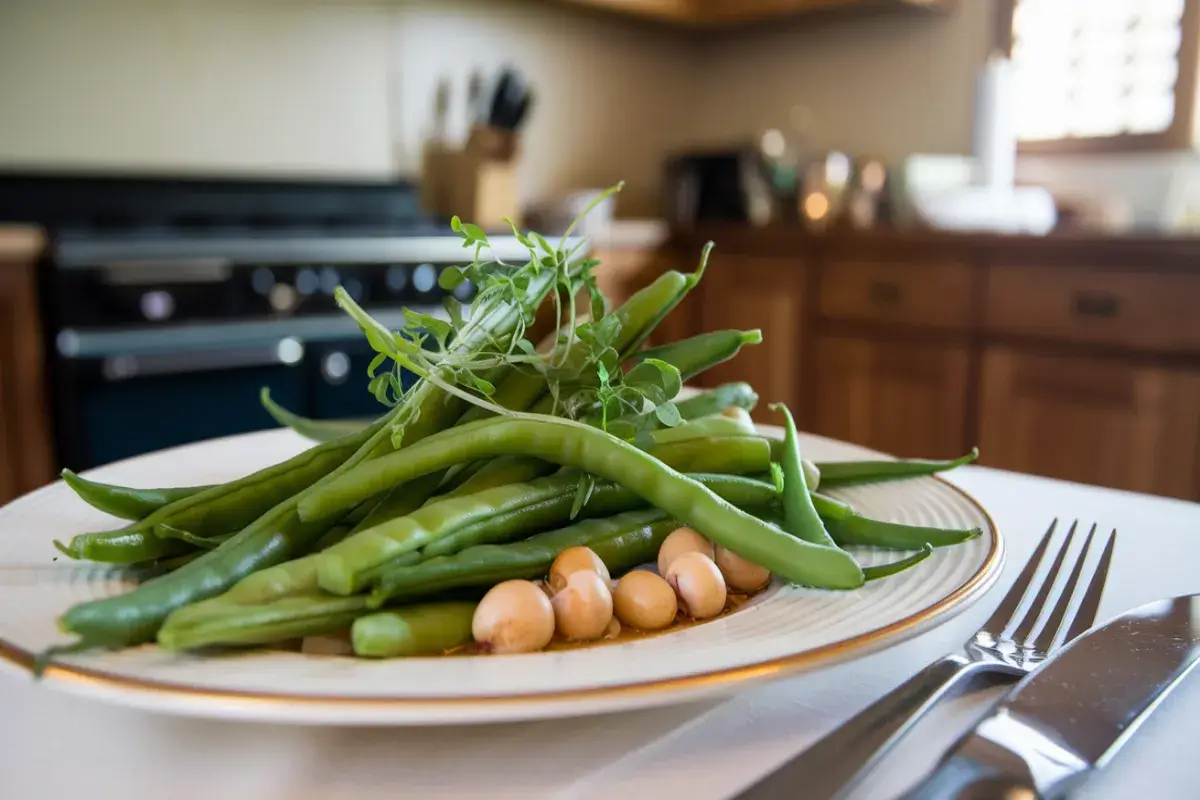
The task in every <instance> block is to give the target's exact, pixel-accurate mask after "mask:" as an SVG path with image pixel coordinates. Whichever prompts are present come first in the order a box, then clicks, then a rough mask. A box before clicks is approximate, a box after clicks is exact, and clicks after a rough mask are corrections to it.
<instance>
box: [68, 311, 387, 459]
mask: <svg viewBox="0 0 1200 800" xmlns="http://www.w3.org/2000/svg"><path fill="white" fill-rule="evenodd" d="M146 336H147V339H146V340H145V341H142V342H128V341H125V342H123V343H122V345H121V346H120V347H114V348H111V349H106V348H103V347H100V348H96V347H87V346H84V347H77V348H76V349H78V350H80V351H84V352H86V355H77V356H75V357H70V358H61V359H59V360H58V362H57V364H56V368H55V370H54V372H55V375H54V380H55V382H56V384H57V391H56V392H55V393H54V397H55V402H56V406H57V408H56V409H55V410H56V413H55V427H56V434H57V437H56V438H57V442H58V449H59V463H60V464H62V465H63V466H65V467H69V468H71V469H75V470H81V469H88V468H90V467H93V466H97V465H100V464H106V463H108V462H111V461H116V460H118V459H122V458H128V457H130V456H135V455H139V454H141V453H146V452H150V451H154V450H160V449H162V448H165V447H172V446H175V445H181V444H187V443H189V442H196V441H200V440H202V439H209V438H213V437H218V436H228V435H231V434H237V433H245V432H248V431H254V430H260V429H263V428H270V427H275V425H276V423H275V422H274V420H272V419H271V417H270V416H269V415H268V414H267V413H266V411H265V410H264V409H263V407H262V405H261V403H260V402H259V393H260V391H261V389H262V388H263V387H267V388H269V389H270V391H271V397H272V398H273V399H275V400H276V401H277V402H279V403H280V404H281V405H283V406H284V407H286V408H289V409H292V410H296V411H297V413H304V409H305V408H306V406H307V405H308V403H307V399H308V396H309V386H310V383H311V381H310V380H309V378H308V377H307V375H306V371H307V368H308V366H309V358H308V356H307V353H306V349H305V346H304V345H303V344H302V343H301V342H300V341H298V340H296V339H292V338H283V339H279V338H276V339H274V340H271V341H243V342H232V343H223V344H222V345H221V346H220V347H203V346H195V345H194V344H189V345H184V344H182V343H180V342H175V341H173V339H172V335H171V334H170V333H169V332H163V331H159V332H154V333H147V334H146ZM84 337H86V334H80V338H81V339H83V338H84ZM82 343H83V344H84V345H87V344H88V343H87V342H86V341H83V342H82ZM76 344H79V343H78V342H77V343H76ZM364 394H365V392H364Z"/></svg>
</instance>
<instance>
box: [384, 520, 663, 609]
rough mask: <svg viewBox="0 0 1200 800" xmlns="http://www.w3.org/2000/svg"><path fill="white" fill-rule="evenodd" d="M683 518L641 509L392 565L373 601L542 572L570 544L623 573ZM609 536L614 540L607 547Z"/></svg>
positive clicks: (650, 555)
mask: <svg viewBox="0 0 1200 800" xmlns="http://www.w3.org/2000/svg"><path fill="white" fill-rule="evenodd" d="M678 527H679V523H678V522H676V521H674V520H672V519H670V518H669V517H668V516H667V514H665V513H664V512H662V511H659V510H658V509H653V508H652V509H643V510H640V511H630V512H626V513H624V514H617V515H616V516H613V517H606V518H604V519H593V520H583V521H581V522H577V523H575V524H574V525H570V526H568V527H566V528H560V529H558V530H555V531H549V532H547V533H539V534H538V535H536V536H531V537H530V538H528V539H526V540H524V541H521V542H513V543H511V544H503V545H496V544H482V545H477V546H475V547H469V548H467V549H466V550H463V551H461V552H459V553H455V554H454V555H451V556H438V557H437V558H431V559H427V560H425V561H422V562H421V563H419V564H414V565H412V566H406V567H394V568H392V569H390V570H389V571H388V572H387V573H385V574H384V575H383V576H382V578H381V579H380V582H379V586H378V587H377V588H376V590H375V591H374V592H373V593H372V594H371V597H370V600H369V603H368V604H369V605H370V606H371V607H372V608H378V607H379V606H381V605H383V604H384V603H385V602H388V601H390V600H413V599H418V598H422V597H426V596H428V595H429V594H432V593H434V592H441V591H446V590H448V589H461V588H464V587H477V586H478V587H482V586H493V585H495V584H497V583H499V582H501V581H506V580H510V579H513V578H529V579H532V578H539V577H542V576H544V575H545V574H546V573H547V571H548V570H549V569H550V565H551V564H553V563H554V559H555V558H557V557H558V554H559V553H561V552H562V551H563V550H566V549H567V548H569V547H578V546H585V547H590V548H592V550H593V551H594V552H595V553H596V555H598V556H600V559H601V560H602V561H604V562H605V565H606V566H608V568H609V570H610V571H612V572H619V571H621V570H624V569H628V568H630V567H634V566H636V565H638V564H641V563H645V562H646V561H648V560H650V559H652V558H653V554H654V553H656V552H657V551H658V545H659V544H661V543H662V540H663V539H665V538H666V537H667V534H669V533H670V532H671V531H673V530H675V529H676V528H678ZM606 540H616V543H615V544H613V545H612V546H609V547H605V546H604V545H603V542H605V541H606Z"/></svg>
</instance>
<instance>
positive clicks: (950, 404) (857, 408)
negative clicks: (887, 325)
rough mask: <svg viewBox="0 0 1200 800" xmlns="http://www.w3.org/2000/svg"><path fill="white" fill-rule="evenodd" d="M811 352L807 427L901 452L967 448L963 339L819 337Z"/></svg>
mask: <svg viewBox="0 0 1200 800" xmlns="http://www.w3.org/2000/svg"><path fill="white" fill-rule="evenodd" d="M815 353H816V356H815V359H814V360H815V363H814V365H813V369H812V370H811V371H810V372H809V373H808V377H807V378H806V381H809V382H811V392H812V397H813V402H812V405H813V416H812V425H811V428H812V430H813V431H814V432H816V433H820V434H823V435H825V436H830V437H833V438H835V439H842V440H844V441H848V442H853V443H855V444H860V445H864V446H866V447H870V448H873V449H875V450H881V451H883V452H885V453H891V454H893V455H896V456H900V457H906V458H950V457H954V456H958V455H962V454H963V453H964V452H966V451H967V450H969V449H970V444H969V443H968V442H967V441H966V420H967V381H968V362H969V356H968V353H967V349H966V347H965V346H962V345H958V344H938V343H917V342H895V341H881V340H873V339H858V338H846V337H839V336H822V337H820V338H819V339H818V340H817V342H816V347H815Z"/></svg>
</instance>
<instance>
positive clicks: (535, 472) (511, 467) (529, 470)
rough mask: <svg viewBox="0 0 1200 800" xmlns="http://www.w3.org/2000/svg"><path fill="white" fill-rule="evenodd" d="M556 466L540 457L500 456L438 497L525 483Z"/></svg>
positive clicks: (455, 495)
mask: <svg viewBox="0 0 1200 800" xmlns="http://www.w3.org/2000/svg"><path fill="white" fill-rule="evenodd" d="M557 469H558V466H557V465H555V464H551V463H550V462H548V461H542V460H541V459H540V458H525V457H523V456H502V457H500V458H493V459H492V460H491V461H488V462H486V463H485V464H483V466H482V467H481V468H480V469H479V470H478V471H477V472H476V473H475V474H474V475H472V476H471V477H469V478H467V479H466V480H465V481H463V482H462V483H460V484H459V485H458V486H456V487H455V488H453V489H451V490H450V491H448V492H446V493H445V494H441V495H438V497H439V498H447V497H462V496H463V495H468V494H474V493H476V492H482V491H486V490H487V489H492V488H495V487H497V486H507V485H509V484H513V483H525V482H527V481H531V480H533V479H535V478H540V477H542V476H543V475H549V474H550V473H552V472H554V471H556V470H557Z"/></svg>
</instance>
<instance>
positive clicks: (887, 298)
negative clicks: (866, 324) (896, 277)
mask: <svg viewBox="0 0 1200 800" xmlns="http://www.w3.org/2000/svg"><path fill="white" fill-rule="evenodd" d="M867 296H868V297H870V298H871V299H872V300H874V301H875V302H876V303H898V302H899V301H900V286H899V285H898V284H896V283H895V282H893V281H871V284H870V286H868V287H867Z"/></svg>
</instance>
